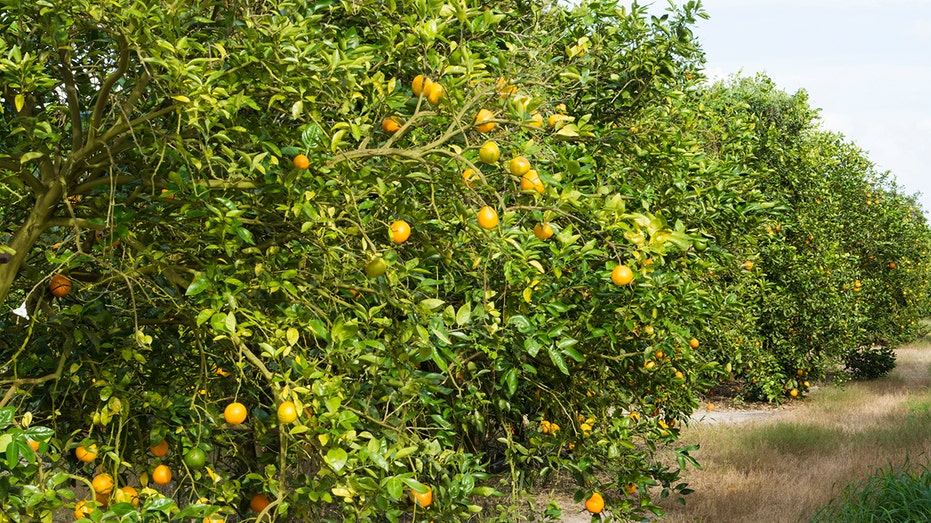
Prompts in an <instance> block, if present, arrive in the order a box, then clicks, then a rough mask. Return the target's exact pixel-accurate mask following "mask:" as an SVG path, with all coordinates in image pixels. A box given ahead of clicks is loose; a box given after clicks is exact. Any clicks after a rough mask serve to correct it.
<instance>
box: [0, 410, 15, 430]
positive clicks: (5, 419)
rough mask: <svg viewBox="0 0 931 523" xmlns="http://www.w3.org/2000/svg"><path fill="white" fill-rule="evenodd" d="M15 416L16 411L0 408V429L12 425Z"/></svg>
mask: <svg viewBox="0 0 931 523" xmlns="http://www.w3.org/2000/svg"><path fill="white" fill-rule="evenodd" d="M15 416H16V409H15V408H13V407H3V408H0V429H5V428H7V427H9V426H10V425H12V424H13V418H14V417H15Z"/></svg>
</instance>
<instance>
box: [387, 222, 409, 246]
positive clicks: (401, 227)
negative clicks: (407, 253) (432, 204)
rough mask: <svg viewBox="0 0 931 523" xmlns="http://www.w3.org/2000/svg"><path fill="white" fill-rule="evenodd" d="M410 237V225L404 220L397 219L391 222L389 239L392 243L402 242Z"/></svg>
mask: <svg viewBox="0 0 931 523" xmlns="http://www.w3.org/2000/svg"><path fill="white" fill-rule="evenodd" d="M410 237H411V226H410V225H408V224H407V222H406V221H404V220H398V221H396V222H394V223H392V224H391V241H393V242H394V243H404V242H406V241H407V239H408V238H410Z"/></svg>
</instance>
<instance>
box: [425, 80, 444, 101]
mask: <svg viewBox="0 0 931 523" xmlns="http://www.w3.org/2000/svg"><path fill="white" fill-rule="evenodd" d="M445 92H446V89H444V88H443V85H442V84H440V83H437V82H434V83H432V84H430V87H425V88H424V95H425V96H426V97H427V101H428V102H430V105H439V103H440V99H441V98H443V94H444V93H445Z"/></svg>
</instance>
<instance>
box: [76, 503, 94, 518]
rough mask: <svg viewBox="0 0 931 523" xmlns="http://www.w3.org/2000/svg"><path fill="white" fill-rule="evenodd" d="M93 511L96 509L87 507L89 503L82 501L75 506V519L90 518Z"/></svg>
mask: <svg viewBox="0 0 931 523" xmlns="http://www.w3.org/2000/svg"><path fill="white" fill-rule="evenodd" d="M93 511H94V509H92V508H91V507H88V506H87V501H84V500H83V499H82V500H81V501H78V502H77V504H76V505H75V506H74V518H75V519H81V518H85V517H87V516H90V514H91V512H93Z"/></svg>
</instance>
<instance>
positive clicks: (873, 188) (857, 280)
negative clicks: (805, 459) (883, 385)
mask: <svg viewBox="0 0 931 523" xmlns="http://www.w3.org/2000/svg"><path fill="white" fill-rule="evenodd" d="M704 16H705V14H704V12H703V11H702V8H701V5H700V3H699V2H696V1H689V2H686V3H685V4H684V5H682V6H680V7H676V8H671V10H670V11H669V12H668V14H666V15H664V16H661V17H657V16H651V15H649V14H648V13H647V11H646V9H645V8H643V7H641V6H637V5H634V6H631V7H623V6H619V5H617V4H615V3H614V2H608V1H603V2H602V1H599V2H588V3H585V4H583V5H581V6H578V7H571V8H569V7H563V6H559V5H556V4H550V3H549V2H546V1H528V0H512V1H505V2H494V3H492V4H489V5H484V4H483V3H481V2H473V1H471V0H461V1H453V2H448V3H447V2H443V1H441V0H393V1H388V2H380V3H377V4H376V3H366V2H333V1H320V2H306V1H304V2H298V1H294V0H255V1H252V2H246V1H241V0H229V1H228V2H227V1H225V0H224V1H215V0H200V1H197V2H181V3H167V2H154V3H153V2H144V1H141V0H108V1H106V2H100V1H99V0H70V1H69V2H62V1H59V0H42V1H36V0H29V1H22V0H2V1H0V96H2V106H0V108H2V112H0V119H2V122H3V127H4V128H5V129H9V132H7V133H4V135H3V136H0V144H2V145H0V202H2V205H0V223H2V224H3V225H2V227H3V229H2V230H0V257H2V259H0V261H3V262H4V263H3V264H0V302H2V303H3V311H2V313H0V332H2V335H0V355H2V361H4V362H5V364H4V365H3V366H2V367H0V374H2V377H0V383H2V385H3V387H4V393H3V395H2V398H3V399H2V400H0V407H2V408H0V430H2V431H3V432H2V434H0V452H2V451H5V453H6V454H5V456H6V458H7V459H6V460H4V462H3V464H0V468H3V469H4V471H5V473H3V474H0V493H2V495H0V508H2V510H0V512H2V514H3V516H0V521H7V520H9V521H26V520H33V519H37V518H38V519H41V520H45V521H48V520H50V518H51V517H52V514H53V513H54V512H55V511H60V510H62V509H63V508H64V507H67V508H69V509H70V508H74V507H75V505H76V504H78V503H79V502H80V503H82V506H79V507H78V508H79V511H78V514H76V515H77V516H81V517H84V516H85V515H86V517H90V518H91V519H92V520H94V521H138V520H139V519H140V518H141V517H145V518H147V519H146V520H147V521H188V520H191V519H192V518H196V519H197V520H198V521H200V520H202V519H204V518H207V519H208V520H210V519H224V518H226V520H227V521H246V520H262V521H271V520H279V521H286V520H287V521H370V520H376V521H382V520H387V521H393V522H397V521H466V520H481V521H492V520H495V521H513V520H516V519H526V518H529V517H531V515H530V514H529V512H533V513H534V514H535V516H534V517H540V518H544V519H546V518H554V517H558V514H559V512H560V507H556V506H548V507H544V506H535V507H531V508H528V505H527V504H526V503H524V501H525V498H526V495H527V494H526V493H527V492H528V491H529V490H531V489H532V487H533V484H534V482H536V481H548V480H549V479H551V478H553V477H554V476H556V475H560V476H570V477H572V478H574V480H575V482H576V485H577V487H576V493H575V496H576V501H578V502H580V503H581V501H583V500H586V499H589V498H590V497H591V496H592V494H593V493H595V492H598V493H599V494H600V496H602V497H603V499H604V500H605V501H606V505H607V509H606V510H608V511H610V512H612V513H613V514H614V515H615V516H617V517H618V518H619V519H624V518H626V517H632V516H636V515H643V514H645V513H648V512H651V511H652V512H655V511H658V510H659V509H658V508H657V507H656V506H655V505H654V504H653V502H652V500H654V499H656V498H657V497H658V496H669V495H672V496H679V495H684V494H687V492H688V488H687V486H686V485H684V484H683V483H682V482H681V481H680V480H679V471H680V470H681V468H683V467H685V466H687V465H688V464H689V463H692V462H693V459H692V456H691V454H690V452H692V451H694V449H693V448H688V447H682V446H681V445H678V444H677V442H676V440H677V435H678V431H679V429H680V427H681V424H682V423H683V422H684V420H686V419H687V418H688V416H689V414H690V413H691V412H692V411H693V409H694V408H695V406H696V401H697V399H696V398H697V397H698V396H699V395H700V394H701V393H702V392H703V391H705V390H707V388H708V387H710V386H712V385H714V384H716V383H718V382H720V381H721V380H724V379H730V378H738V379H742V380H746V382H747V383H748V384H749V385H750V387H751V389H752V390H751V392H752V393H753V394H755V395H757V396H760V397H764V398H767V399H769V400H771V401H783V400H788V399H791V398H793V397H795V396H797V395H804V392H805V390H806V388H807V386H808V380H811V379H814V378H816V377H820V376H823V375H824V374H825V373H826V372H827V371H829V370H832V369H834V368H835V367H836V366H837V365H838V364H839V363H841V362H843V361H844V358H845V356H846V355H847V354H848V353H849V352H850V351H851V350H856V349H862V348H864V347H871V346H874V345H876V344H891V345H897V344H900V343H903V342H906V341H908V340H911V339H913V338H914V337H915V336H916V335H918V334H919V333H921V325H920V323H919V320H920V319H921V318H923V317H925V316H926V315H927V314H928V312H929V301H928V298H927V296H928V291H929V290H931V289H929V271H928V265H927V263H928V261H927V260H928V256H927V250H928V245H929V241H931V232H929V228H928V226H927V223H926V221H925V217H924V215H923V214H922V210H921V209H920V207H919V206H918V205H917V203H916V201H915V199H914V198H913V197H911V196H908V195H906V194H904V192H903V190H902V189H901V188H900V187H898V186H897V185H896V184H895V183H894V181H893V179H892V178H891V177H890V176H889V175H888V174H886V173H882V172H877V171H876V169H875V168H874V166H873V165H872V164H871V163H870V162H869V160H868V159H867V158H866V156H865V154H864V153H863V152H862V151H861V150H859V149H858V148H857V147H856V146H854V145H853V144H851V143H849V142H847V141H845V140H844V139H843V137H842V136H840V135H838V134H835V133H832V132H829V131H826V130H824V129H822V128H821V127H820V126H819V123H818V118H817V111H816V110H815V109H813V108H812V107H811V106H810V104H809V102H808V100H807V98H806V96H805V93H804V92H799V93H796V94H787V93H785V92H783V91H781V90H779V89H778V87H777V86H775V85H773V83H772V82H771V81H770V80H768V79H766V78H765V77H757V78H738V79H733V80H730V81H727V82H722V83H715V84H709V83H708V82H707V81H706V80H705V79H704V78H703V76H702V63H703V56H702V53H701V50H700V46H699V43H698V42H697V41H696V40H695V38H694V37H693V35H692V31H691V27H692V26H693V25H694V24H695V22H696V20H697V19H699V18H701V17H704ZM424 78H429V79H430V81H431V82H433V83H436V84H438V85H439V86H441V87H430V86H426V87H425V86H424V84H425V83H428V82H425V81H424ZM415 80H416V81H415ZM415 91H416V92H415ZM482 109H484V110H486V111H485V112H482V113H481V114H480V110H482ZM477 117H478V120H477V119H476V118H477ZM488 142H494V144H495V146H496V147H492V146H490V145H487V144H488ZM495 148H496V149H497V151H498V155H497V157H496V155H495V154H494V149H495ZM517 157H521V158H524V159H526V161H527V163H528V164H529V166H530V168H531V169H532V170H533V172H535V173H536V176H535V177H534V175H530V174H525V173H524V172H523V171H524V170H525V167H526V166H524V165H523V163H524V162H522V161H519V160H518V161H515V162H511V160H512V159H513V158H517ZM295 159H296V160H297V161H295ZM469 170H471V171H469ZM485 207H488V208H489V209H490V211H489V210H485V211H484V214H483V216H482V218H481V219H479V212H480V210H481V209H483V208H485ZM492 213H493V214H492ZM402 221H403V222H404V224H406V225H407V227H409V229H410V232H409V235H408V233H407V230H406V229H405V226H404V225H403V224H400V222H402ZM619 266H623V267H626V268H628V269H630V277H631V278H632V279H631V281H629V282H628V281H627V277H626V275H624V274H623V272H624V271H623V270H621V269H618V270H615V269H616V268H617V267H619ZM53 275H64V276H66V277H67V278H68V282H70V287H61V285H62V282H61V281H60V278H58V279H56V285H55V294H54V295H53V294H52V291H51V290H50V288H49V286H48V285H49V282H50V280H51V278H52V277H53ZM612 275H613V276H614V277H613V278H612ZM66 291H67V292H66ZM231 403H241V404H243V405H244V406H245V408H246V412H247V414H246V419H245V421H244V422H243V423H234V421H236V420H234V419H233V418H230V417H225V416H224V411H225V410H226V408H227V406H228V405H229V404H231ZM279 409H281V410H279ZM282 413H284V414H283V415H282ZM294 416H296V418H295V417H294ZM30 441H32V442H38V445H35V443H33V444H32V446H36V447H37V448H38V450H37V451H33V450H32V446H31V445H30ZM163 441H167V443H168V452H167V454H163V453H162V451H161V449H163V448H164V445H162V446H159V444H160V443H161V442H163ZM92 445H96V449H97V451H98V454H97V456H96V458H95V459H93V460H90V461H86V459H87V457H88V455H87V454H82V456H83V457H84V458H85V460H79V459H78V458H77V457H76V455H75V450H76V449H77V448H78V447H83V448H84V449H91V448H92V447H91V446H92ZM151 447H155V449H158V450H153V449H151ZM661 450H663V451H665V450H671V451H672V452H673V454H674V455H675V456H676V457H677V459H676V460H675V462H673V463H669V462H667V461H666V460H664V459H661V458H660V457H659V456H660V451H661ZM156 454H163V455H156ZM158 465H165V466H167V467H168V469H169V470H171V471H172V478H171V480H170V482H168V483H166V484H161V483H162V479H164V469H158V471H157V473H156V474H155V475H153V472H155V471H156V466H158ZM102 473H107V474H110V476H111V477H112V478H113V480H114V482H115V487H114V488H113V492H112V493H110V494H102V495H101V496H99V497H97V498H96V501H95V497H94V496H89V495H88V493H87V492H86V489H87V488H90V487H91V486H93V487H94V488H97V489H100V486H99V485H98V484H97V483H93V484H91V483H90V480H91V479H92V478H94V477H96V476H98V475H100V474H102ZM82 483H86V486H84V487H82V486H81V485H82ZM124 485H128V486H131V487H133V488H134V489H135V490H136V491H137V492H138V493H139V500H138V504H136V505H134V504H133V503H132V499H131V497H127V496H126V495H125V491H119V487H121V486H124ZM103 490H106V489H103ZM119 492H123V493H122V494H119ZM428 492H429V494H428ZM75 493H76V494H75ZM99 493H100V492H98V494H99ZM117 494H119V495H117ZM75 496H77V498H75ZM85 498H86V499H85ZM85 501H86V504H85V503H84V502H85ZM580 506H581V505H580ZM589 507H590V508H594V509H597V508H598V504H597V503H593V504H590V505H589ZM85 508H86V511H85ZM561 508H562V509H567V508H568V507H561ZM570 510H575V509H574V508H572V509H570ZM4 518H5V519H4Z"/></svg>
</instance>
